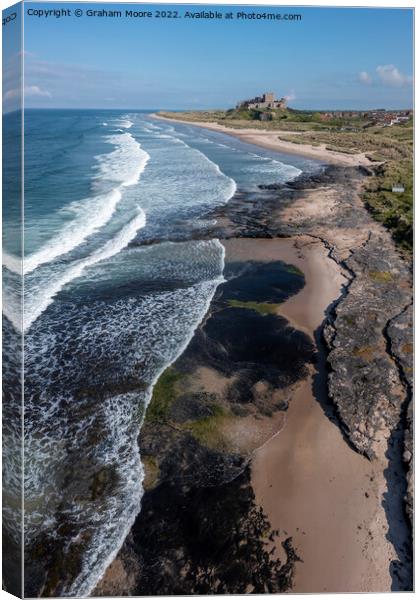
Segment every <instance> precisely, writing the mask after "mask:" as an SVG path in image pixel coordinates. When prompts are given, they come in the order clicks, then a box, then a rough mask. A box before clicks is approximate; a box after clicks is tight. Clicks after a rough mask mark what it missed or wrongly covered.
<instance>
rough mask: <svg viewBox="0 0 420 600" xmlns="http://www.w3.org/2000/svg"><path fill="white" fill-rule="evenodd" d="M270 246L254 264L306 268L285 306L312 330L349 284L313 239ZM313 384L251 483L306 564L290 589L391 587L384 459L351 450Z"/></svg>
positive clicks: (293, 406)
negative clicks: (281, 262)
mask: <svg viewBox="0 0 420 600" xmlns="http://www.w3.org/2000/svg"><path fill="white" fill-rule="evenodd" d="M270 242H272V240H267V242H266V244H265V248H264V242H263V241H261V244H258V246H257V247H255V246H254V248H253V251H254V253H253V258H255V259H257V260H258V259H259V258H260V257H259V256H258V255H259V254H260V253H261V258H262V256H263V255H265V257H266V259H267V258H268V257H267V253H270V254H271V255H272V253H273V250H274V251H275V253H276V257H275V258H277V259H280V260H284V261H286V262H291V263H292V264H294V265H296V266H298V267H299V268H300V269H301V270H302V271H303V272H304V274H305V278H306V285H305V287H304V288H303V290H302V291H301V292H299V293H298V294H297V295H296V296H294V297H293V298H291V299H290V300H288V301H287V302H285V303H284V304H283V305H282V307H281V314H282V315H284V316H285V317H287V318H290V320H291V322H292V323H293V324H294V325H295V326H296V327H300V328H301V329H303V330H306V331H308V332H313V331H314V330H316V329H317V328H318V327H319V325H320V324H321V323H322V321H323V318H324V312H325V309H326V307H327V306H328V305H329V304H330V302H332V301H333V300H335V299H336V298H338V297H339V295H340V289H341V286H342V284H343V283H344V281H345V279H344V277H343V275H342V274H341V273H340V272H339V270H338V267H337V266H336V265H335V263H334V262H333V261H332V260H331V259H329V258H328V256H327V251H326V249H325V248H324V246H323V244H321V243H320V242H315V243H314V240H313V239H312V238H304V237H300V238H298V239H297V240H293V239H285V240H276V242H278V243H276V244H275V247H274V246H271V249H270ZM225 243H226V244H227V245H228V244H231V245H232V244H240V243H241V240H237V241H236V240H232V241H228V242H225ZM245 248H246V246H245ZM243 257H244V258H245V256H243ZM271 258H274V256H271ZM312 384H313V382H312V377H309V378H308V380H306V381H304V382H303V383H302V385H301V386H300V387H299V388H298V390H297V392H296V393H295V395H294V396H293V399H292V400H291V402H290V405H289V409H288V411H287V413H286V423H285V425H284V427H283V428H282V430H281V432H280V434H279V435H276V436H274V437H273V438H272V439H271V440H269V441H268V442H267V443H265V444H264V445H263V446H262V447H261V448H260V449H258V450H257V451H256V452H255V455H254V459H253V462H252V483H253V487H254V490H255V494H256V499H257V502H258V504H260V505H261V506H262V508H263V510H264V512H265V513H266V514H267V515H268V518H269V520H270V522H271V525H272V527H273V528H274V529H279V530H280V532H281V537H280V539H281V540H283V539H286V538H287V537H289V536H292V537H293V545H294V547H295V548H296V549H297V553H298V554H299V556H300V557H301V558H302V560H303V561H304V562H302V563H297V566H296V576H295V584H294V587H293V590H292V591H293V592H323V591H327V592H350V591H351V592H363V591H365V592H367V591H376V592H378V591H389V590H390V589H391V576H390V573H389V568H390V561H391V560H392V559H394V558H396V554H395V551H394V549H393V546H392V545H391V544H390V543H389V542H388V541H387V539H386V534H387V532H388V524H387V520H386V515H385V512H384V509H383V507H382V506H381V501H382V495H383V493H384V491H385V490H386V482H385V478H384V475H383V471H384V469H385V468H386V467H387V462H386V459H385V458H383V459H381V460H377V461H373V462H369V461H368V460H367V459H366V458H364V457H362V456H361V455H360V454H357V453H356V452H355V451H353V450H352V449H351V448H350V447H349V446H348V445H347V443H346V442H345V440H344V439H343V436H342V434H341V432H340V430H339V428H338V426H337V425H336V424H334V423H333V422H332V421H330V420H329V419H328V417H327V416H326V414H325V412H324V410H323V408H322V406H321V404H320V403H319V402H318V400H316V399H315V397H314V394H313V390H312ZM276 545H277V552H278V555H279V556H280V557H283V550H282V549H281V548H279V546H280V544H279V543H278V542H277V544H276Z"/></svg>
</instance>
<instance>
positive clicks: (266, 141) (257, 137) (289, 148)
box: [151, 113, 375, 167]
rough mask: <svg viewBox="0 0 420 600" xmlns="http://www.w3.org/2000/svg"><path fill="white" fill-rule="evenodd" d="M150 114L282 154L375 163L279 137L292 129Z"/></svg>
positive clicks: (352, 164)
mask: <svg viewBox="0 0 420 600" xmlns="http://www.w3.org/2000/svg"><path fill="white" fill-rule="evenodd" d="M151 116H152V117H153V118H155V119H159V120H161V121H165V122H167V123H171V122H173V121H174V122H175V123H182V124H183V125H192V126H196V127H200V128H202V129H209V130H210V131H217V132H219V133H225V134H226V135H230V136H232V137H235V138H237V139H239V140H241V141H242V142H246V143H248V144H253V145H254V146H260V147H261V148H265V149H266V150H274V151H275V152H280V153H283V154H292V155H298V156H302V157H305V158H311V159H314V160H317V161H320V162H323V163H329V164H332V165H338V166H347V167H358V166H363V167H369V166H372V165H373V164H375V163H373V162H372V161H371V160H369V159H368V158H367V157H366V155H365V153H360V154H344V153H340V152H335V151H333V150H327V149H326V148H325V145H324V144H321V145H320V146H311V145H309V144H294V143H293V142H289V141H285V140H280V139H279V135H280V134H282V133H284V134H292V133H294V132H292V131H277V132H271V131H261V130H260V129H253V128H252V127H250V128H249V129H234V128H233V127H225V126H224V125H220V124H219V123H211V122H205V121H187V120H185V119H172V118H171V119H170V118H167V117H163V116H161V115H159V114H158V113H152V115H151ZM297 135H298V134H297Z"/></svg>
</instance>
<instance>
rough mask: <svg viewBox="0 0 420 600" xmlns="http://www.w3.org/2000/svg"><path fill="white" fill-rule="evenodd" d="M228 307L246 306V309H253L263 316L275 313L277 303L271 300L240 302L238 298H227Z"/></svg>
mask: <svg viewBox="0 0 420 600" xmlns="http://www.w3.org/2000/svg"><path fill="white" fill-rule="evenodd" d="M228 304H229V307H230V308H246V309H248V310H255V312H257V313H258V314H259V315H261V316H262V317H264V316H265V315H273V314H274V315H275V314H276V313H277V308H278V307H279V304H274V303H272V302H241V301H240V300H228Z"/></svg>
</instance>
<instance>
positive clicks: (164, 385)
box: [145, 367, 182, 423]
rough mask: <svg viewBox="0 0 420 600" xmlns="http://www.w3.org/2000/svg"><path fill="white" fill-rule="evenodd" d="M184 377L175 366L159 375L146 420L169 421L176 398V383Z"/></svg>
mask: <svg viewBox="0 0 420 600" xmlns="http://www.w3.org/2000/svg"><path fill="white" fill-rule="evenodd" d="M181 378H182V375H181V374H180V373H177V372H176V371H175V369H174V368H173V367H168V368H167V369H166V370H165V371H164V372H163V373H162V375H161V376H160V377H159V379H158V381H157V383H156V385H155V387H154V388H153V396H152V399H151V401H150V404H149V406H148V407H147V412H146V417H145V422H146V423H162V422H165V421H167V418H168V411H169V408H170V406H171V404H172V402H173V401H174V399H175V395H176V389H175V388H176V383H177V382H178V381H179V380H180V379H181Z"/></svg>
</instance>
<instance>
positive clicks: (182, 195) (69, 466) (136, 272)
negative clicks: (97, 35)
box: [3, 110, 317, 596]
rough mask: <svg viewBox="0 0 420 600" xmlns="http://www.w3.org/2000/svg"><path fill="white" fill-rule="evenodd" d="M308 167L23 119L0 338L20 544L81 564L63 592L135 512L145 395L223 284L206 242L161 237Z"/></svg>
mask: <svg viewBox="0 0 420 600" xmlns="http://www.w3.org/2000/svg"><path fill="white" fill-rule="evenodd" d="M6 120H7V116H6ZM315 168H317V165H316V164H315V163H313V162H312V161H307V160H304V159H299V158H297V157H296V158H291V157H288V156H282V155H279V154H276V153H272V152H268V151H265V150H263V149H259V148H256V147H253V146H249V145H246V144H243V143H242V142H240V141H239V140H235V139H233V138H229V137H228V136H225V135H223V134H219V133H215V132H210V131H206V130H201V129H198V128H194V127H192V126H188V125H181V124H175V123H166V122H163V121H158V120H156V119H153V117H152V116H151V115H150V114H148V113H144V112H127V111H59V110H48V111H46V110H39V111H37V110H30V111H27V112H26V114H25V220H24V261H23V265H22V262H21V260H20V257H19V248H20V239H19V238H20V236H19V223H18V216H19V213H18V211H17V209H16V206H14V205H12V204H11V205H10V206H6V207H5V210H4V217H3V218H4V236H3V246H4V258H3V277H4V294H3V297H4V301H3V313H4V315H5V319H4V321H5V328H4V332H5V333H4V335H5V346H6V348H11V347H12V343H13V338H14V336H15V337H16V335H17V334H19V333H24V350H25V412H24V425H25V439H24V454H25V472H24V486H25V525H24V535H25V545H26V547H27V548H35V547H36V545H37V544H42V545H43V546H44V547H45V546H46V545H47V544H48V540H51V542H52V543H54V545H55V547H57V544H58V545H59V546H60V548H61V551H62V554H63V556H64V559H66V557H68V560H69V565H70V564H73V565H74V562H75V561H74V556H78V557H81V561H80V566H79V567H78V569H77V572H75V573H74V574H72V576H71V577H69V578H68V580H67V581H66V583H65V585H64V586H63V588H62V590H61V595H67V596H76V595H77V596H82V595H87V594H89V593H90V592H91V591H92V589H93V587H94V586H95V584H96V583H97V581H98V580H99V578H100V577H101V575H102V574H103V572H104V570H105V568H106V566H107V565H108V564H109V563H110V562H111V560H112V559H113V557H114V556H115V554H116V553H117V551H118V549H119V548H120V546H121V544H122V542H123V541H124V539H125V536H126V535H127V533H128V531H129V529H130V527H131V525H132V523H133V521H134V518H135V516H136V514H137V513H138V511H139V510H140V508H141V497H142V478H143V470H142V465H141V457H140V456H139V451H138V445H137V439H138V435H139V431H140V428H141V422H142V418H143V416H144V411H145V407H146V406H147V403H148V401H149V400H150V397H151V393H152V389H153V384H154V383H155V382H156V380H157V378H158V377H159V375H160V373H161V372H162V371H163V370H164V369H165V368H166V367H167V366H168V365H169V364H171V363H172V362H173V361H174V360H175V359H176V358H177V356H179V355H180V353H181V352H182V351H183V349H184V348H185V347H186V345H187V344H188V342H189V341H190V339H191V336H192V334H193V332H194V330H195V328H196V327H197V325H198V324H199V323H200V321H201V320H202V318H203V316H204V315H205V313H206V311H207V309H208V306H209V304H210V301H211V299H212V297H213V294H214V292H215V290H216V288H217V286H218V285H219V284H220V283H221V282H222V281H223V268H224V249H223V246H222V244H221V243H220V242H219V241H218V240H217V239H213V240H207V241H200V240H193V239H191V240H189V241H182V242H177V243H175V242H173V241H170V238H171V236H172V234H173V233H174V232H176V231H177V229H179V228H180V227H183V228H184V230H185V228H186V227H187V228H188V230H191V232H193V231H194V230H197V229H200V228H202V227H203V226H205V225H206V224H208V218H209V217H208V213H209V212H210V211H211V210H212V209H214V208H217V207H218V206H221V205H223V204H225V203H227V202H228V201H229V199H230V198H231V197H232V196H233V194H234V193H235V191H236V190H252V189H255V188H256V186H258V185H259V184H268V183H279V182H284V181H287V180H290V179H293V178H294V177H296V176H298V175H299V174H300V173H301V172H302V170H313V169H315ZM5 197H6V198H7V197H8V195H7V190H5ZM22 270H23V274H24V307H25V308H24V315H23V321H22V319H21V315H20V308H19V307H20V300H21V299H20V293H21V289H20V284H19V282H20V276H21V272H22ZM8 360H9V362H10V364H6V370H9V371H10V372H13V369H14V370H15V371H16V369H17V367H16V365H14V364H13V360H14V359H13V352H10V355H9V358H8ZM6 362H7V361H6ZM13 435H14V434H13V428H11V429H10V431H6V442H7V440H8V441H9V442H10V444H13V443H15V442H14V440H13ZM140 435H141V433H140ZM18 463H19V453H18V452H16V453H15V454H13V453H11V454H9V457H8V460H7V463H6V465H5V470H6V472H5V479H6V485H7V486H8V489H9V494H10V502H8V506H10V510H9V512H8V513H7V519H6V521H7V523H6V524H7V527H9V528H10V531H11V532H12V531H13V522H14V517H15V518H16V514H15V513H14V512H13V507H14V506H15V505H17V504H18V500H19V497H20V490H19V479H18V478H16V477H15V475H14V472H15V471H16V468H17V466H18ZM15 534H16V535H19V534H20V532H19V531H17V530H16V532H15ZM69 572H72V571H71V569H70V567H69Z"/></svg>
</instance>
